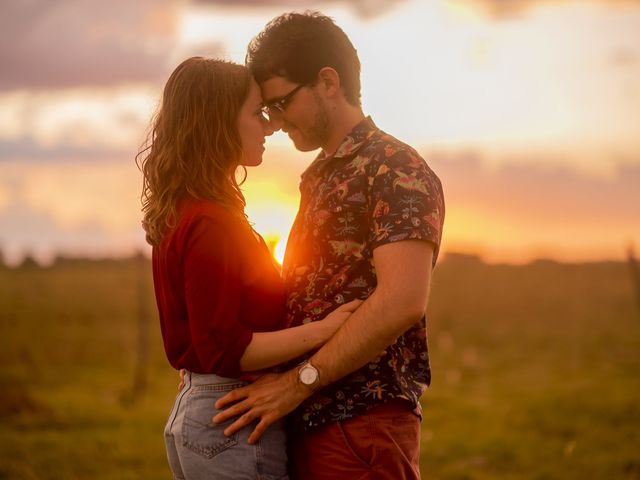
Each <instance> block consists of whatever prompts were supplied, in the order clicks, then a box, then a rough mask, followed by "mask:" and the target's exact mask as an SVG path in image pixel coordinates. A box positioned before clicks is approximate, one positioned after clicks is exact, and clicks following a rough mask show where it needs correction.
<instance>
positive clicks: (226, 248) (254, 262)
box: [137, 57, 357, 479]
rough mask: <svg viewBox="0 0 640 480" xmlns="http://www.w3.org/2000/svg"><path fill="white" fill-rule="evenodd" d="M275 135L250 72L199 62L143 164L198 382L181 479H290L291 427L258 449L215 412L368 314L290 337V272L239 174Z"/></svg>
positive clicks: (183, 401)
mask: <svg viewBox="0 0 640 480" xmlns="http://www.w3.org/2000/svg"><path fill="white" fill-rule="evenodd" d="M272 133H273V129H272V128H271V126H270V125H269V122H268V119H267V118H266V117H265V115H264V113H263V107H262V99H261V97H260V91H259V89H258V86H257V84H256V83H255V81H254V80H253V79H252V77H251V76H250V74H249V72H248V70H247V69H246V68H245V67H243V66H240V65H236V64H232V63H228V62H223V61H219V60H211V59H205V58H200V57H194V58H190V59H188V60H186V61H184V62H183V63H182V64H180V65H179V66H178V67H177V68H176V70H175V71H174V72H173V73H172V74H171V76H170V78H169V80H168V81H167V84H166V86H165V88H164V93H163V97H162V104H161V106H160V109H159V112H158V113H157V115H156V117H155V119H154V121H153V123H152V129H151V132H150V134H149V138H148V141H147V146H146V148H145V149H144V150H142V151H141V152H140V153H139V154H138V157H137V160H140V163H141V169H142V172H143V175H144V184H143V194H142V200H143V212H144V221H143V226H144V229H145V231H146V233H147V240H148V241H149V243H150V244H151V245H152V246H153V279H154V287H155V294H156V300H157V304H158V310H159V313H160V326H161V329H162V336H163V341H164V347H165V352H166V354H167V358H168V359H169V362H170V363H171V365H172V366H173V367H175V368H176V369H185V370H187V373H186V377H185V385H184V387H183V388H182V389H181V391H180V393H179V394H178V396H177V398H176V401H175V403H174V406H173V409H172V410H171V413H170V416H169V420H168V422H167V425H166V428H165V443H166V448H167V455H168V458H169V464H170V466H171V469H172V471H173V474H174V478H176V479H200V478H216V479H227V478H229V479H232V478H233V479H243V478H247V479H249V478H251V479H255V478H265V479H276V478H278V479H280V478H288V477H287V472H286V450H285V433H284V429H283V425H282V424H278V425H273V426H272V427H271V428H270V429H269V430H268V432H267V433H266V434H265V435H264V436H263V437H262V439H261V440H260V441H259V442H258V443H257V444H255V445H249V444H248V443H247V437H248V434H249V432H250V429H245V431H242V432H239V434H236V435H235V436H232V437H229V438H228V437H225V436H224V434H223V433H222V432H223V430H224V428H225V427H226V425H224V424H223V425H214V424H213V423H212V421H211V418H212V417H213V416H214V415H215V414H216V413H217V412H216V411H215V407H214V403H215V401H216V399H217V398H219V397H221V396H222V395H224V394H225V393H226V392H228V391H230V390H232V389H234V388H237V387H238V386H240V385H243V382H241V381H240V380H239V377H240V376H241V374H242V372H249V371H255V370H261V369H265V368H269V367H273V366H275V365H277V364H279V363H282V362H285V361H288V360H291V359H294V358H296V357H298V356H300V355H302V354H304V353H306V352H307V351H309V350H311V349H314V348H318V347H320V346H321V345H322V344H323V343H324V342H326V341H327V340H328V339H329V338H330V337H331V336H332V335H333V333H334V332H335V331H336V330H337V329H338V328H339V327H340V325H341V324H342V322H344V320H345V319H346V318H347V316H348V315H349V312H350V311H352V310H353V309H355V308H356V305H357V304H356V303H355V302H354V303H352V304H347V305H346V306H343V307H342V308H341V309H340V310H336V311H335V312H333V313H332V314H330V315H329V316H328V317H327V318H325V319H324V320H322V321H319V322H313V323H310V324H308V325H303V326H300V327H295V328H290V329H285V327H286V325H285V321H284V301H285V295H284V290H283V285H282V283H281V280H280V276H279V272H278V269H277V267H276V266H275V265H274V263H273V259H272V257H271V255H270V253H269V251H268V248H267V246H266V245H265V243H264V241H263V239H262V238H261V237H260V236H259V235H258V234H257V233H256V232H255V231H254V230H253V229H252V228H251V226H250V224H249V223H248V221H247V218H246V216H245V214H244V206H245V202H244V197H243V195H242V192H241V191H240V188H239V185H238V183H237V182H236V179H235V172H236V169H237V167H238V166H243V167H245V166H256V165H259V164H260V163H261V162H262V153H263V152H264V140H265V136H266V135H271V134H272Z"/></svg>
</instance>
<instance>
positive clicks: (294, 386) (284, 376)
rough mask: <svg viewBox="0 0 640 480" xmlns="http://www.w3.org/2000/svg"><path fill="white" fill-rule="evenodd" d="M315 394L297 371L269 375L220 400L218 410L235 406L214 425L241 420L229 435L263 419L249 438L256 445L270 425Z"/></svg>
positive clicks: (221, 414) (219, 416) (228, 432)
mask: <svg viewBox="0 0 640 480" xmlns="http://www.w3.org/2000/svg"><path fill="white" fill-rule="evenodd" d="M312 393H313V392H312V390H311V389H309V388H307V387H305V386H304V385H302V384H300V383H299V382H298V372H297V369H293V370H289V371H288V372H285V373H281V374H278V373H269V374H267V375H264V376H263V377H261V378H260V379H259V380H258V381H256V382H255V383H252V384H251V385H247V386H246V387H242V388H238V389H236V390H233V391H232V392H229V393H228V394H226V395H225V396H224V397H222V398H220V399H218V401H217V402H216V408H217V409H221V408H223V407H225V406H227V405H230V404H233V405H231V406H230V407H228V408H227V409H226V410H225V411H224V412H220V413H218V414H217V415H216V416H215V417H213V422H214V423H223V422H225V421H227V420H229V419H230V418H233V417H239V418H238V419H237V420H236V421H235V422H233V423H232V424H231V425H229V426H228V427H227V428H226V429H225V431H224V434H225V435H227V436H229V435H233V434H234V433H235V432H237V431H238V430H240V429H242V428H244V427H246V426H247V425H249V424H251V423H252V422H253V421H255V420H257V419H260V421H259V422H258V424H257V425H256V428H254V430H253V432H252V433H251V435H249V440H248V442H249V444H253V443H255V442H257V441H258V439H259V438H260V437H261V436H262V434H263V433H264V432H265V430H266V429H267V427H268V426H269V425H271V424H272V423H273V422H275V421H276V420H278V419H279V418H282V417H284V416H285V415H286V414H288V413H289V412H292V411H293V410H294V409H295V408H296V407H297V406H298V405H300V403H302V401H303V400H305V399H306V398H307V397H309V396H310V395H311V394H312Z"/></svg>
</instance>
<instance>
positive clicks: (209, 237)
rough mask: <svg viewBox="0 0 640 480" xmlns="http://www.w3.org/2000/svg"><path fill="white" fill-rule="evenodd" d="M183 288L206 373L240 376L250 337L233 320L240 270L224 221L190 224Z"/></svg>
mask: <svg viewBox="0 0 640 480" xmlns="http://www.w3.org/2000/svg"><path fill="white" fill-rule="evenodd" d="M184 248H185V251H184V257H183V258H184V263H183V275H184V289H185V300H186V304H187V311H188V315H189V328H190V331H191V338H192V343H193V346H194V349H195V352H196V355H197V356H198V360H199V361H200V364H201V365H202V366H203V367H204V368H205V370H206V372H207V373H215V374H217V375H220V376H223V377H237V376H239V375H240V358H241V357H242V355H243V354H244V351H245V349H246V348H247V346H248V345H249V343H250V342H251V339H252V336H253V333H252V331H251V330H250V329H248V328H247V327H246V326H244V325H242V324H241V323H240V322H239V313H240V302H241V298H242V286H243V285H242V268H241V266H242V265H241V258H240V256H239V252H238V247H237V242H234V235H233V233H232V231H231V229H230V228H229V225H228V223H227V222H221V221H217V220H216V219H214V218H210V217H202V218H198V219H196V220H194V222H193V224H192V225H191V226H190V228H189V230H188V232H187V235H186V238H185V243H184Z"/></svg>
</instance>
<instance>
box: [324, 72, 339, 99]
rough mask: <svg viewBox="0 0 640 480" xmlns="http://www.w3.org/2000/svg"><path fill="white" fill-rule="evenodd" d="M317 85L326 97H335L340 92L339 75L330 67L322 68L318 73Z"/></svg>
mask: <svg viewBox="0 0 640 480" xmlns="http://www.w3.org/2000/svg"><path fill="white" fill-rule="evenodd" d="M318 85H319V86H320V88H321V89H322V91H323V92H324V94H325V96H327V97H335V96H336V95H338V94H340V93H341V92H342V90H341V88H340V87H341V85H340V74H339V73H338V72H336V71H335V70H334V69H333V68H331V67H323V68H322V69H321V70H320V71H319V72H318Z"/></svg>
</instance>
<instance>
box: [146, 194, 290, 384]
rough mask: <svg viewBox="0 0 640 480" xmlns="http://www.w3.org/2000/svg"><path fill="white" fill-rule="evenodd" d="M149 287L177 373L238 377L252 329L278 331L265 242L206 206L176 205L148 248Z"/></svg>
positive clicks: (280, 322) (274, 274) (274, 273)
mask: <svg viewBox="0 0 640 480" xmlns="http://www.w3.org/2000/svg"><path fill="white" fill-rule="evenodd" d="M153 282H154V288H155V294H156V301H157V303H158V311H159V313H160V327H161V330H162V338H163V340H164V348H165V352H166V354H167V358H168V359H169V362H170V363H171V365H172V366H173V367H174V368H176V369H180V368H186V369H187V370H189V371H191V372H195V373H215V374H217V375H221V376H223V377H237V376H239V375H240V365H239V362H240V357H242V355H243V353H244V351H245V349H246V348H247V345H249V343H250V342H251V338H252V335H253V332H263V331H272V330H279V329H281V328H284V327H285V325H284V307H285V294H284V288H283V285H282V280H281V278H280V274H279V272H278V269H277V267H276V266H275V264H274V263H273V259H272V257H271V254H270V253H269V250H268V248H267V246H266V244H265V243H264V240H262V238H261V237H260V236H259V235H257V234H255V233H254V232H253V231H252V230H251V229H250V228H249V226H248V225H247V224H243V222H242V221H240V220H238V218H236V217H233V216H232V215H231V214H230V213H229V212H228V211H227V210H225V209H223V208H222V207H220V206H219V205H217V204H215V203H213V202H211V201H206V200H195V199H192V198H189V199H188V200H185V201H184V202H183V203H182V205H181V206H180V208H179V214H178V224H177V225H176V227H175V228H174V229H173V230H172V231H170V232H169V233H168V234H167V235H165V237H164V238H163V239H162V242H161V244H160V245H159V246H157V247H154V248H153Z"/></svg>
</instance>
